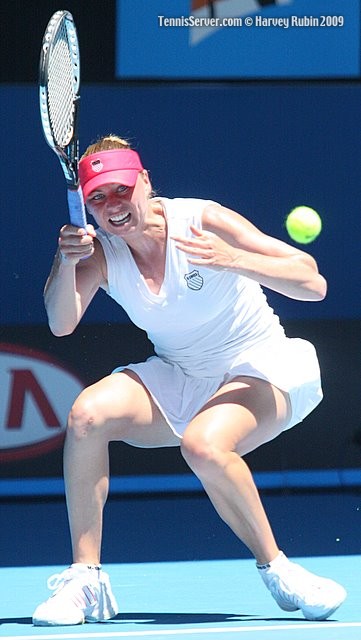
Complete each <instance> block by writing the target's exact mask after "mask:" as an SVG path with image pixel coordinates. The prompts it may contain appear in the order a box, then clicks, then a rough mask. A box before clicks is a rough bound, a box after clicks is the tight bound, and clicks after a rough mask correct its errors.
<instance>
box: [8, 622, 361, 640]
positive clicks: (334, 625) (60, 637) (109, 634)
mask: <svg viewBox="0 0 361 640" xmlns="http://www.w3.org/2000/svg"><path fill="white" fill-rule="evenodd" d="M352 627H361V622H327V621H324V622H307V621H306V620H305V622H304V623H302V624H276V625H272V626H266V625H257V626H253V627H218V628H216V627H208V628H193V629H192V628H191V629H189V628H187V629H159V630H158V631H156V630H148V631H102V632H100V633H89V634H87V636H85V634H83V633H82V632H81V631H80V632H78V633H76V634H74V633H57V634H55V633H52V634H48V635H29V634H27V635H26V636H2V640H25V639H26V640H73V639H74V638H75V639H76V640H81V638H82V637H87V639H88V640H90V639H91V638H144V637H147V636H182V635H191V634H199V635H201V634H205V633H251V632H252V631H258V632H259V631H292V629H303V631H308V630H309V629H312V630H314V629H318V630H319V631H321V629H322V631H325V630H326V629H350V628H352ZM80 629H83V627H80Z"/></svg>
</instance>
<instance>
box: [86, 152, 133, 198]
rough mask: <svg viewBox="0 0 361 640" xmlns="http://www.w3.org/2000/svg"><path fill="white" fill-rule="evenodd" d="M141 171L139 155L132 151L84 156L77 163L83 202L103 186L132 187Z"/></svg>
mask: <svg viewBox="0 0 361 640" xmlns="http://www.w3.org/2000/svg"><path fill="white" fill-rule="evenodd" d="M142 170H143V166H142V163H141V161H140V158H139V155H138V154H137V152H136V151H133V150H132V149H111V150H109V151H99V153H92V154H91V155H89V156H85V158H82V160H80V162H79V180H80V185H81V188H82V190H83V195H84V200H86V199H87V198H88V196H89V194H90V193H91V192H92V191H94V190H95V189H97V188H98V187H101V186H102V185H103V184H110V183H112V182H118V183H119V184H124V185H125V186H127V187H134V185H135V183H136V181H137V177H138V173H139V171H142Z"/></svg>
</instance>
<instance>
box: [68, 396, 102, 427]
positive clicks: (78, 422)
mask: <svg viewBox="0 0 361 640" xmlns="http://www.w3.org/2000/svg"><path fill="white" fill-rule="evenodd" d="M103 422H104V419H102V412H101V408H100V407H99V403H98V401H97V398H96V395H95V394H94V392H90V391H89V389H84V391H82V392H81V393H80V395H79V396H78V397H77V398H76V400H75V402H74V404H73V406H72V408H71V410H70V412H69V416H68V435H72V436H74V437H75V438H76V439H82V438H85V437H89V436H91V435H95V434H96V433H97V432H98V431H99V430H100V428H101V426H102V424H103Z"/></svg>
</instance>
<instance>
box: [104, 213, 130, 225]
mask: <svg viewBox="0 0 361 640" xmlns="http://www.w3.org/2000/svg"><path fill="white" fill-rule="evenodd" d="M130 215H131V214H130V212H128V213H119V214H118V215H116V216H112V217H111V218H109V222H110V224H112V225H113V226H114V227H121V226H122V225H123V224H125V223H126V222H129V220H130Z"/></svg>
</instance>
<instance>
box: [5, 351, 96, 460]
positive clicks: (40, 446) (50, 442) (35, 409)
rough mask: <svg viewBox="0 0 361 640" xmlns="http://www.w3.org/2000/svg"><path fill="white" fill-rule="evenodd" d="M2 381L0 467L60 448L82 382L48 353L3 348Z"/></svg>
mask: <svg viewBox="0 0 361 640" xmlns="http://www.w3.org/2000/svg"><path fill="white" fill-rule="evenodd" d="M0 379H1V385H0V462H11V461H13V460H22V459H24V458H31V457H36V456H39V455H42V454H43V453H46V452H48V451H51V450H53V449H57V448H58V447H60V446H61V444H62V442H63V439H64V432H65V428H66V421H67V417H68V412H69V409H70V407H71V405H72V404H73V402H74V400H75V398H76V397H77V396H78V395H79V393H80V392H81V391H82V389H83V388H84V384H83V383H82V382H81V381H80V380H79V378H78V377H77V376H76V375H74V374H73V373H71V372H70V371H69V370H67V369H66V368H65V367H64V365H63V364H61V363H60V362H57V361H56V360H55V359H54V358H53V357H51V356H50V355H49V354H47V353H42V352H39V351H36V350H34V349H32V348H30V347H23V346H19V345H13V344H1V343H0Z"/></svg>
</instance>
